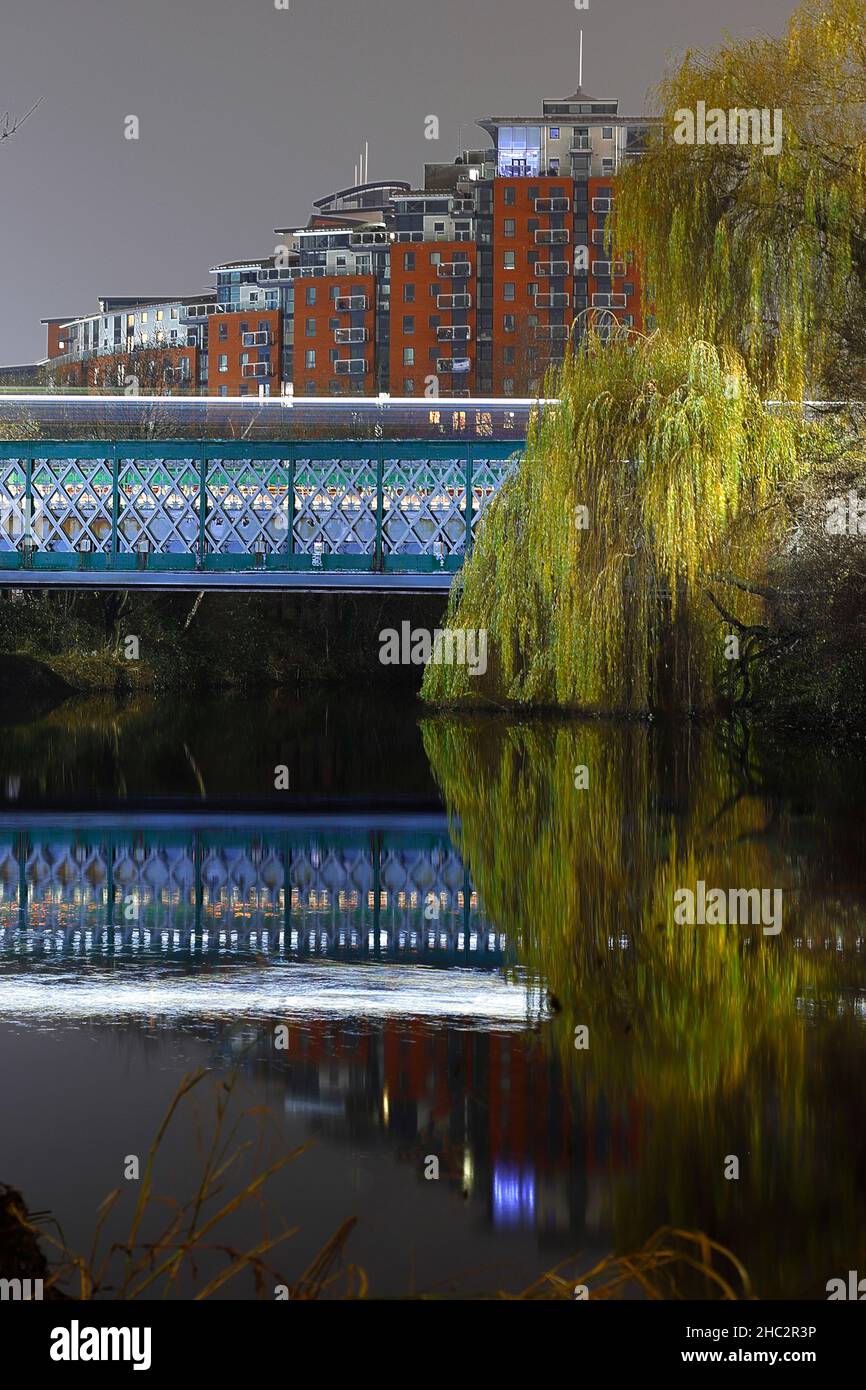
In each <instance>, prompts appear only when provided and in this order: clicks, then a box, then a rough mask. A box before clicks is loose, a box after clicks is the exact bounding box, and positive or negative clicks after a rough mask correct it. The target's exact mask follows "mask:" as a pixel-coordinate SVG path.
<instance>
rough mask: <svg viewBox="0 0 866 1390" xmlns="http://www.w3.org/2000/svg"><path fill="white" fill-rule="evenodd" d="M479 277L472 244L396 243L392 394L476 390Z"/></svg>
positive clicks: (392, 292)
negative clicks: (477, 280)
mask: <svg viewBox="0 0 866 1390" xmlns="http://www.w3.org/2000/svg"><path fill="white" fill-rule="evenodd" d="M476 276H477V262H476V248H475V245H474V244H473V243H472V242H465V241H454V242H450V241H448V242H434V243H430V242H418V243H414V244H407V243H404V242H395V243H392V246H391V347H390V362H389V368H390V378H389V379H390V389H391V394H392V395H393V396H425V395H427V396H436V395H442V396H451V395H454V394H455V393H457V392H464V391H465V392H468V393H471V392H472V391H474V389H475V382H476V363H477V350H478V349H477V342H478V334H477V311H478V292H477V283H476Z"/></svg>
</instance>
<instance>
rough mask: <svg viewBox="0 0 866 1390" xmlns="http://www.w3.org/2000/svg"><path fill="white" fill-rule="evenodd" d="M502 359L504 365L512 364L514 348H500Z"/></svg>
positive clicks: (509, 365) (511, 365) (510, 365)
mask: <svg viewBox="0 0 866 1390" xmlns="http://www.w3.org/2000/svg"><path fill="white" fill-rule="evenodd" d="M502 361H503V363H504V365H505V366H506V367H513V366H514V348H513V347H507V348H503V349H502Z"/></svg>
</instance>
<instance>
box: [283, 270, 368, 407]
mask: <svg viewBox="0 0 866 1390" xmlns="http://www.w3.org/2000/svg"><path fill="white" fill-rule="evenodd" d="M375 355H376V283H375V280H374V278H373V276H372V275H349V276H345V275H343V276H335V275H323V276H309V277H307V276H303V277H300V278H298V279H297V280H296V281H295V357H294V385H295V392H296V394H299V395H307V396H330V395H364V396H372V395H373V394H374V383H375V380H376V362H375Z"/></svg>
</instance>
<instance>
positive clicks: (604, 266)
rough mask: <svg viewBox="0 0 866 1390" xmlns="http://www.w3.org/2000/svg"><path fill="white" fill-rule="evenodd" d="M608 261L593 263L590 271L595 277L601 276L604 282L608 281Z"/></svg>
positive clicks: (609, 264) (609, 263) (609, 265)
mask: <svg viewBox="0 0 866 1390" xmlns="http://www.w3.org/2000/svg"><path fill="white" fill-rule="evenodd" d="M610 267H611V262H610V261H593V262H592V264H591V266H590V270H591V271H592V273H593V275H595V276H596V277H598V276H601V277H602V278H603V279H605V280H609V279H610Z"/></svg>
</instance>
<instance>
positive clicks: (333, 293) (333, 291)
mask: <svg viewBox="0 0 866 1390" xmlns="http://www.w3.org/2000/svg"><path fill="white" fill-rule="evenodd" d="M339 293H340V286H339V285H332V286H331V298H332V299H336V298H337V296H338V294H339Z"/></svg>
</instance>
